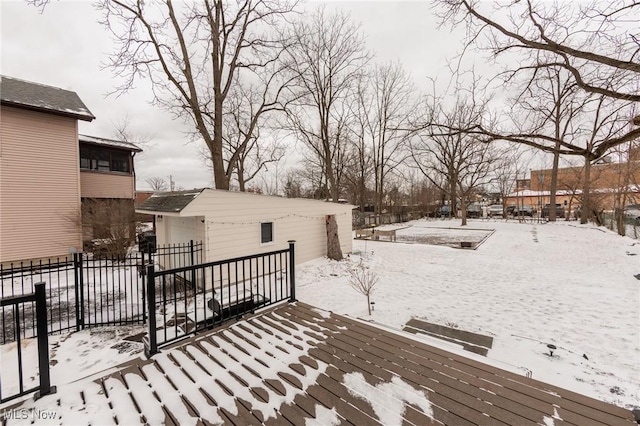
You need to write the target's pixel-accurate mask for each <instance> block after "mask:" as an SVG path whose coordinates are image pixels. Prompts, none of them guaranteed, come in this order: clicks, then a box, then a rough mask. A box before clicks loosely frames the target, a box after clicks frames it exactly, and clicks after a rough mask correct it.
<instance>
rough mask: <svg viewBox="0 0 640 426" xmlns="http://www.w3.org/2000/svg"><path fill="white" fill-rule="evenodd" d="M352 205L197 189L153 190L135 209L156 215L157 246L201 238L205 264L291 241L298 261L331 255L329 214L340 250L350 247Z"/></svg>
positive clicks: (251, 253) (279, 245)
mask: <svg viewBox="0 0 640 426" xmlns="http://www.w3.org/2000/svg"><path fill="white" fill-rule="evenodd" d="M352 208H353V206H351V205H349V204H337V203H329V202H324V201H317V200H309V199H303V198H281V197H274V196H267V195H258V194H252V193H246V192H230V191H221V190H215V189H197V190H192V191H178V192H167V193H157V194H154V195H152V196H151V197H150V198H149V199H147V200H146V201H145V202H144V203H142V205H140V206H139V207H138V209H137V210H136V211H137V212H138V213H146V214H151V215H154V216H155V224H156V235H157V243H158V244H177V243H185V242H189V241H190V240H194V241H203V243H204V261H205V262H213V261H217V260H224V259H229V258H234V257H241V256H248V255H253V254H259V253H266V252H270V251H274V250H280V249H285V248H287V247H288V243H287V241H289V240H296V263H302V262H306V261H308V260H312V259H315V258H319V257H322V256H325V255H326V254H327V236H326V218H327V216H328V215H335V217H336V220H337V223H338V232H339V238H340V246H341V248H342V252H343V253H344V254H346V253H350V252H351V251H352V249H351V243H352V233H351V210H352ZM161 266H162V267H164V268H170V267H175V266H182V265H161Z"/></svg>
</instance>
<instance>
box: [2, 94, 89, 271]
mask: <svg viewBox="0 0 640 426" xmlns="http://www.w3.org/2000/svg"><path fill="white" fill-rule="evenodd" d="M1 112H2V123H1V124H2V125H1V126H0V128H1V134H0V136H1V137H0V262H3V263H5V262H11V261H18V260H25V259H36V258H48V257H55V256H64V255H66V254H68V253H69V249H70V248H71V247H76V248H80V247H81V245H82V241H81V233H80V228H79V226H77V224H74V220H76V219H75V218H77V217H78V214H79V211H80V178H79V171H78V157H79V150H78V128H77V121H76V119H75V118H67V117H62V116H56V115H51V114H45V113H40V112H33V111H27V110H22V109H18V108H12V107H6V106H3V107H2V109H1Z"/></svg>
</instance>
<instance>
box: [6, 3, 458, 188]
mask: <svg viewBox="0 0 640 426" xmlns="http://www.w3.org/2000/svg"><path fill="white" fill-rule="evenodd" d="M318 4H320V3H310V4H308V6H307V7H315V6H316V5H318ZM329 7H330V8H334V7H335V8H342V9H344V10H346V11H348V12H350V14H351V17H352V19H353V20H354V22H356V23H361V25H362V30H363V32H364V34H365V36H366V41H367V46H368V48H369V49H370V50H371V51H372V52H373V53H374V54H375V55H376V60H379V61H388V60H399V61H400V62H401V63H402V64H403V65H404V67H405V68H406V69H407V70H408V71H409V72H410V73H411V74H412V77H413V79H414V81H415V83H416V85H417V86H418V87H420V86H424V85H425V84H426V77H427V76H430V77H439V78H441V79H446V78H448V75H447V72H446V58H447V57H451V56H452V55H453V54H454V53H455V52H456V51H457V50H458V48H459V46H460V44H459V37H457V36H456V35H455V34H452V33H451V31H450V30H449V29H445V30H441V31H438V30H437V29H436V19H435V18H434V17H433V15H432V13H431V11H430V8H429V3H428V2H392V1H389V2H330V3H329ZM0 15H1V17H2V18H1V19H2V20H1V25H2V27H1V36H2V37H1V43H2V44H1V46H0V49H1V51H2V62H1V64H0V72H1V73H2V74H3V75H7V76H11V77H16V78H21V79H24V80H29V81H34V82H38V83H43V84H47V85H51V86H56V87H61V88H64V89H68V90H72V91H74V92H76V93H78V95H79V96H80V98H81V99H82V100H83V101H84V103H85V104H86V105H87V106H88V108H89V109H90V110H91V112H93V114H94V115H95V116H96V120H94V121H93V122H91V123H85V122H80V133H83V134H88V135H92V136H99V137H107V138H110V137H114V136H115V133H114V128H115V125H114V123H117V122H121V121H123V120H124V119H125V117H127V116H128V118H129V121H130V127H131V130H132V131H133V132H134V133H136V134H138V135H148V136H152V137H153V138H152V141H151V143H150V144H149V145H147V146H145V147H144V149H145V152H144V153H143V154H141V155H139V156H137V157H136V172H137V175H138V189H147V188H148V185H147V184H146V183H145V179H146V178H148V177H162V178H165V179H166V180H168V177H169V175H172V176H173V180H174V181H175V182H176V185H178V186H180V187H183V188H185V189H189V188H194V187H203V186H212V179H211V173H210V171H209V170H208V169H207V168H206V167H205V165H204V161H203V160H202V159H201V156H200V155H199V153H198V152H199V148H198V147H197V146H196V145H197V144H195V143H190V142H188V140H189V139H188V138H187V137H186V135H185V132H186V131H188V130H190V127H189V125H188V124H185V123H183V122H182V121H180V120H174V119H173V118H172V117H171V115H169V114H168V113H165V112H163V111H162V110H159V109H158V108H157V107H153V106H151V105H150V103H149V101H150V100H151V90H150V87H149V85H148V84H146V83H147V82H145V81H138V82H137V85H136V88H135V90H133V91H131V92H130V93H129V94H127V95H123V96H120V97H115V96H113V95H112V96H108V97H107V96H106V94H107V93H109V92H110V91H112V90H113V88H114V86H115V85H117V84H118V80H116V79H115V78H114V77H113V75H112V72H111V70H109V69H103V68H102V66H101V64H103V63H105V62H106V60H107V57H108V54H109V53H110V52H112V51H113V50H114V46H113V45H112V43H111V40H110V38H109V34H108V33H107V32H106V30H105V29H104V27H103V26H102V25H100V24H99V22H98V21H99V19H100V17H101V15H100V13H99V12H98V11H96V10H95V9H94V8H93V7H92V5H91V2H90V1H66V0H58V1H56V0H52V1H51V3H50V4H49V5H48V6H47V7H46V9H45V10H44V13H40V11H39V10H38V9H37V8H35V7H33V6H29V5H27V4H26V3H25V2H24V1H18V0H15V1H7V0H2V1H0ZM290 165H291V164H288V165H287V166H290Z"/></svg>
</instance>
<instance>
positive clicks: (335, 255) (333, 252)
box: [326, 214, 343, 260]
mask: <svg viewBox="0 0 640 426" xmlns="http://www.w3.org/2000/svg"><path fill="white" fill-rule="evenodd" d="M326 224H327V257H328V258H329V259H333V260H342V258H343V257H342V249H341V248H340V237H339V235H338V222H337V221H336V216H335V215H333V214H332V215H329V216H327V218H326Z"/></svg>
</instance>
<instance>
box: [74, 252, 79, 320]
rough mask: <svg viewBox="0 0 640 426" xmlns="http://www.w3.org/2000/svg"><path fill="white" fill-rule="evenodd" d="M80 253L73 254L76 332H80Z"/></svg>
mask: <svg viewBox="0 0 640 426" xmlns="http://www.w3.org/2000/svg"><path fill="white" fill-rule="evenodd" d="M78 256H80V254H79V253H73V288H74V291H75V294H76V331H80V303H81V302H80V279H79V277H78V271H80V266H79V265H78V264H79V262H78Z"/></svg>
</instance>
